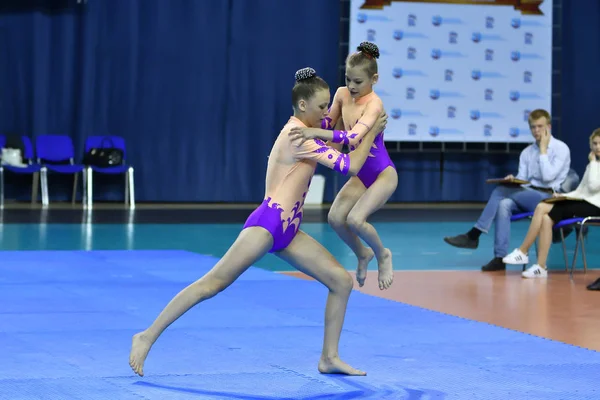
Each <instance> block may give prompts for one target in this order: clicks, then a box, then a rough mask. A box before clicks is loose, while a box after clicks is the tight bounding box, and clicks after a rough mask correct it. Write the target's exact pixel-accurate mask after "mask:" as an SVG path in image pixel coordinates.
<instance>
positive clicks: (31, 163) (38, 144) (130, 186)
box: [0, 135, 135, 208]
mask: <svg viewBox="0 0 600 400" xmlns="http://www.w3.org/2000/svg"><path fill="white" fill-rule="evenodd" d="M21 138H22V141H23V154H22V156H23V159H24V160H25V161H26V162H27V165H26V166H23V167H17V166H11V165H0V207H4V171H5V170H6V171H10V172H12V173H16V174H27V175H32V177H33V178H32V191H31V202H32V203H35V202H37V197H38V196H37V189H38V181H39V182H40V184H41V185H40V186H41V192H42V205H43V206H47V205H48V204H49V196H48V172H51V173H57V174H63V175H73V176H74V177H73V195H72V202H73V203H75V196H76V194H77V181H78V177H79V175H80V174H81V177H82V181H83V204H84V206H86V207H92V203H93V202H92V199H93V174H94V173H98V174H107V175H125V204H128V205H129V207H130V208H135V185H134V179H133V167H132V166H131V165H127V163H126V152H125V140H124V139H123V138H122V137H120V136H90V137H88V138H87V139H86V141H85V146H84V147H85V152H86V153H87V152H88V151H90V150H91V149H93V148H102V147H103V144H104V143H110V144H111V147H114V148H117V149H120V150H121V151H122V152H123V163H122V164H121V165H115V166H110V167H97V166H92V165H84V164H76V163H75V148H74V146H73V141H72V140H71V138H70V137H69V136H66V135H40V136H37V137H36V138H35V148H34V145H33V143H32V141H31V139H30V138H29V137H28V136H21ZM107 139H109V140H107ZM5 144H6V136H3V135H0V148H2V147H4V146H5Z"/></svg>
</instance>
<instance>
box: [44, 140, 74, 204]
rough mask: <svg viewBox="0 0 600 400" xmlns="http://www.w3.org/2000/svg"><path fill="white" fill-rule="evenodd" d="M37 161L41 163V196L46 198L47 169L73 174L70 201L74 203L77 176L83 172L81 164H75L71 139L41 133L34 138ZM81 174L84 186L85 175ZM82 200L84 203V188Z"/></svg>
mask: <svg viewBox="0 0 600 400" xmlns="http://www.w3.org/2000/svg"><path fill="white" fill-rule="evenodd" d="M35 148H36V153H37V159H38V163H39V164H42V166H43V167H44V168H42V171H41V172H42V196H44V191H45V196H46V198H48V170H49V171H51V172H54V173H58V174H67V175H71V174H72V175H73V176H74V177H73V195H72V198H71V202H72V203H75V196H76V195H77V177H78V175H79V173H80V172H83V169H84V166H83V165H82V164H75V161H74V157H75V150H74V148H73V141H72V140H71V138H70V137H69V136H66V135H41V136H38V137H37V138H36V143H35ZM81 175H82V179H83V184H84V187H85V175H84V174H81ZM83 193H84V201H83V203H85V190H84V191H83Z"/></svg>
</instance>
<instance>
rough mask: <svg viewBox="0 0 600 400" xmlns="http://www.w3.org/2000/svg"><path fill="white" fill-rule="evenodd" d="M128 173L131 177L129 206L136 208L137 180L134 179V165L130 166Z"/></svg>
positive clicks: (129, 182) (129, 181)
mask: <svg viewBox="0 0 600 400" xmlns="http://www.w3.org/2000/svg"><path fill="white" fill-rule="evenodd" d="M127 175H128V177H129V179H128V184H129V208H131V209H134V208H135V182H134V180H133V167H129V169H128V170H127Z"/></svg>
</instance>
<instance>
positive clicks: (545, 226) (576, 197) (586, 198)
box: [502, 128, 600, 278]
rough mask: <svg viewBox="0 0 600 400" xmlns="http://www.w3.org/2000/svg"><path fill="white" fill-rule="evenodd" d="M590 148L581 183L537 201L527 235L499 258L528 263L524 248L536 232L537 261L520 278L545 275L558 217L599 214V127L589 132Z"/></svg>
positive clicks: (528, 245)
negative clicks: (554, 199) (553, 200)
mask: <svg viewBox="0 0 600 400" xmlns="http://www.w3.org/2000/svg"><path fill="white" fill-rule="evenodd" d="M590 148H591V150H592V151H591V152H590V154H589V156H588V158H589V160H590V163H589V164H588V166H587V168H586V170H585V174H584V175H583V179H582V180H581V183H580V184H579V186H578V187H577V189H575V190H574V191H572V192H569V193H555V194H554V197H565V198H569V199H565V200H563V201H558V202H556V203H552V204H551V203H546V202H544V201H542V202H541V203H539V204H538V206H537V207H536V209H535V213H534V215H533V219H532V220H531V225H529V231H527V236H525V240H523V243H522V244H521V246H519V248H517V249H515V250H514V251H513V252H512V253H510V254H509V255H507V256H506V257H504V258H503V259H502V261H503V262H505V263H506V264H519V265H520V264H528V263H529V257H528V256H527V252H528V251H529V249H530V248H531V246H532V245H533V243H534V242H535V239H536V237H537V236H538V235H539V237H540V243H539V248H538V259H537V264H534V265H532V266H531V267H529V268H527V270H525V271H523V273H522V276H523V278H546V277H547V276H548V270H547V267H546V260H547V258H548V252H549V251H550V244H551V242H552V227H553V226H554V224H556V223H557V222H559V221H562V220H565V219H569V218H577V217H579V218H584V217H589V216H600V128H598V129H596V130H595V131H594V132H593V133H592V135H591V136H590ZM570 199H573V200H570Z"/></svg>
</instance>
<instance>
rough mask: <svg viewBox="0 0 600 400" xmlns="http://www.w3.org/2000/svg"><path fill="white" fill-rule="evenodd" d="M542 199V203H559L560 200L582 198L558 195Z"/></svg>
mask: <svg viewBox="0 0 600 400" xmlns="http://www.w3.org/2000/svg"><path fill="white" fill-rule="evenodd" d="M542 201H543V202H544V203H548V204H554V203H559V202H561V201H583V199H578V198H577V197H567V196H558V197H548V198H547V199H544V200H542Z"/></svg>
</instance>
